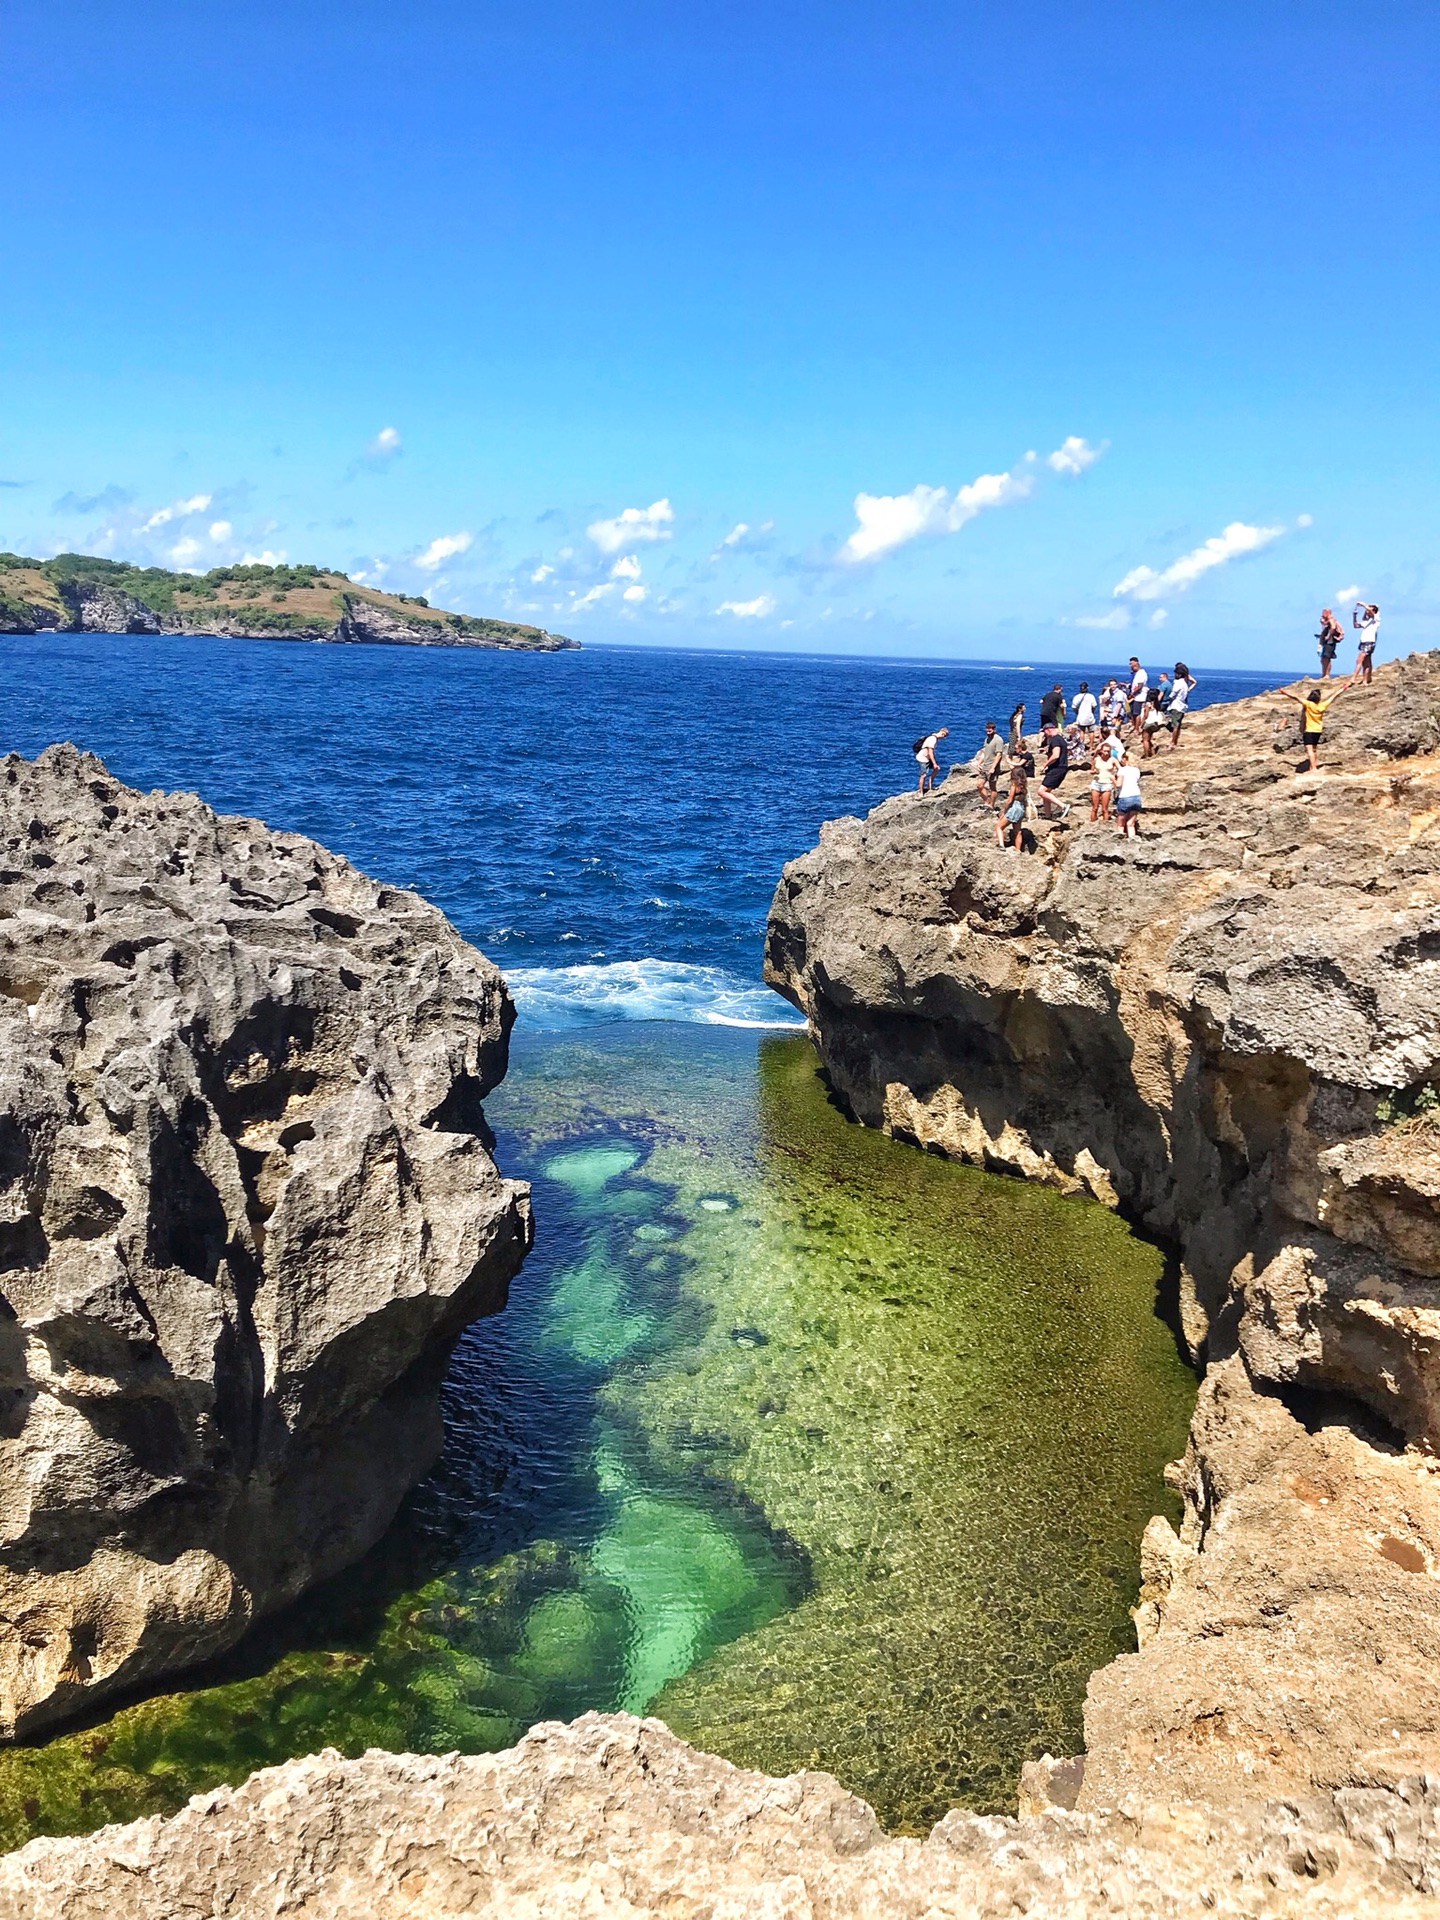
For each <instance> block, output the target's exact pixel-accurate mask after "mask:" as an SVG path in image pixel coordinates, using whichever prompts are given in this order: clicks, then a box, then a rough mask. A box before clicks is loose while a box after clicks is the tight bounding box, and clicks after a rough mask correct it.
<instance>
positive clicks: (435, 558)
mask: <svg viewBox="0 0 1440 1920" xmlns="http://www.w3.org/2000/svg"><path fill="white" fill-rule="evenodd" d="M474 538H475V536H474V534H473V533H442V534H438V535H437V536H436V537H435V539H433V540H432V541H431V542H430V544H429V546H428V547H426V549H425V551H424V552H423V553H418V554H416V556H415V565H416V566H417V567H421V568H423V569H424V571H425V572H426V573H433V572H434V571H435V569H436V568H437V567H439V566H442V565H443V564H444V563H445V561H447V560H448V559H450V558H451V556H452V555H453V554H457V553H464V552H465V550H466V548H467V547H469V546H470V544H471V542H472V541H473V540H474Z"/></svg>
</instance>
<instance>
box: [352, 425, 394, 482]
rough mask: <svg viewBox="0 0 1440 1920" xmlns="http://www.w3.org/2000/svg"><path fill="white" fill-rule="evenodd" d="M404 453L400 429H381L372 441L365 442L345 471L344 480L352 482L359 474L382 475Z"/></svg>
mask: <svg viewBox="0 0 1440 1920" xmlns="http://www.w3.org/2000/svg"><path fill="white" fill-rule="evenodd" d="M404 451H405V445H404V442H403V441H402V440H401V438H400V429H399V428H398V427H381V429H380V431H379V432H378V433H377V434H376V435H375V437H374V438H373V439H371V440H367V441H366V442H365V445H364V446H363V447H362V448H361V449H360V452H359V454H358V456H357V457H356V458H355V459H354V460H352V461H351V462H350V464H349V466H348V467H347V468H346V469H345V478H346V479H347V480H353V479H354V478H355V476H356V474H359V473H383V472H384V471H385V469H386V468H387V467H388V466H390V464H391V463H392V462H393V461H395V460H398V459H399V457H400V455H401V454H402V453H403V452H404Z"/></svg>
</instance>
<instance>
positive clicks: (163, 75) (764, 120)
mask: <svg viewBox="0 0 1440 1920" xmlns="http://www.w3.org/2000/svg"><path fill="white" fill-rule="evenodd" d="M0 51H3V59H0V164H3V170H4V178H5V180H6V188H7V190H6V195H5V200H6V215H5V230H6V236H7V247H6V254H7V264H8V267H9V271H8V272H7V274H6V294H5V307H4V314H3V319H0V352H3V360H0V383H3V384H0V400H3V408H0V481H3V482H5V484H4V486H3V487H0V546H5V547H10V548H15V549H18V550H21V551H25V552H42V553H49V552H54V551H57V550H59V549H61V548H64V547H73V548H79V549H81V550H87V551H103V552H109V553H113V554H115V555H117V556H119V557H134V558H137V559H146V560H154V561H158V562H161V563H163V564H179V565H185V566H191V567H195V568H202V567H205V566H208V565H214V564H219V563H221V562H228V561H230V560H235V559H240V558H243V557H245V556H246V555H255V556H259V555H264V554H273V555H276V556H279V555H285V556H287V557H288V558H290V559H292V560H318V561H321V562H324V563H326V564H331V565H336V566H339V567H342V568H344V569H345V570H347V571H348V572H350V573H352V574H354V575H356V576H357V577H358V576H360V575H364V576H365V577H366V578H368V579H370V580H374V581H377V582H383V584H385V585H387V586H390V587H394V588H397V589H400V590H404V591H410V592H417V591H420V592H427V593H428V594H429V595H430V597H431V598H432V599H433V600H435V601H436V602H437V603H439V604H446V605H451V606H456V607H460V608H462V609H465V610H467V611H471V612H477V613H506V614H509V615H511V616H512V617H515V618H522V619H530V620H536V621H539V622H541V623H543V624H546V625H548V626H551V627H553V628H556V629H558V630H560V631H563V632H567V633H573V634H574V635H576V636H577V637H578V638H580V639H581V640H584V641H595V642H603V641H625V642H628V643H632V644H634V643H654V644H664V645H680V644H683V645H723V646H726V647H731V648H733V647H736V646H770V647H791V648H806V649H810V648H815V649H821V650H825V651H845V650H850V649H855V650H861V651H866V652H881V651H887V650H888V651H893V652H896V653H905V654H924V653H929V652H933V653H937V654H947V655H961V656H972V657H978V658H989V659H1003V658H1014V659H1029V658H1036V659H1041V658H1043V659H1050V660H1056V659H1064V658H1077V659H1078V658H1083V659H1087V660H1094V659H1096V658H1097V657H1101V658H1103V657H1106V656H1107V655H1108V654H1109V653H1110V652H1112V651H1113V653H1114V654H1115V655H1116V657H1123V655H1124V654H1127V653H1128V652H1130V651H1131V650H1132V648H1134V649H1137V650H1138V651H1140V652H1141V653H1142V654H1144V655H1146V656H1147V657H1148V656H1150V655H1153V654H1157V653H1163V654H1170V655H1171V656H1172V657H1173V656H1174V655H1176V654H1178V655H1180V656H1182V657H1185V658H1187V659H1188V660H1189V661H1191V662H1192V663H1209V664H1216V665H1219V664H1227V665H1239V666H1245V665H1253V666H1261V665H1267V666H1285V665H1290V664H1292V663H1293V664H1295V665H1297V666H1298V665H1301V664H1304V663H1306V662H1308V661H1309V660H1310V659H1311V658H1313V653H1314V642H1313V640H1312V638H1311V636H1312V635H1313V633H1314V631H1315V627H1316V625H1317V623H1318V612H1319V608H1320V606H1321V604H1322V603H1324V602H1326V601H1333V600H1335V599H1336V598H1337V597H1339V598H1341V599H1344V598H1345V597H1346V596H1347V595H1348V594H1349V592H1350V591H1351V590H1353V589H1359V590H1362V591H1363V592H1364V593H1365V595H1366V596H1367V597H1371V598H1374V599H1377V600H1378V601H1380V602H1381V604H1382V608H1383V623H1382V634H1383V640H1382V654H1386V655H1388V654H1391V653H1395V652H1403V651H1408V650H1409V649H1410V648H1412V647H1415V646H1427V645H1433V644H1435V643H1436V633H1437V626H1440V620H1437V614H1440V572H1437V566H1436V561H1435V558H1434V553H1435V541H1434V525H1435V518H1436V505H1437V487H1436V480H1437V447H1440V404H1437V381H1436V375H1437V351H1436V348H1437V340H1440V327H1437V319H1436V316H1437V313H1440V249H1437V245H1436V241H1437V232H1436V227H1437V213H1436V209H1437V206H1440V198H1437V193H1436V188H1437V171H1440V170H1437V164H1436V161H1437V144H1440V112H1437V98H1436V94H1437V88H1436V72H1437V66H1436V54H1437V51H1440V12H1437V10H1436V8H1435V7H1434V5H1433V4H1432V0H1425V4H1418V3H1417V4H1410V3H1409V0H1393V3H1392V0H1367V4H1364V5H1358V4H1356V5H1350V4H1346V5H1336V4H1325V0H1308V4H1287V3H1286V0H1272V4H1269V5H1266V6H1263V7H1257V6H1255V5H1254V4H1253V0H1250V3H1249V4H1246V5H1244V6H1240V5H1231V4H1227V3H1226V0H1219V3H1218V4H1209V5H1206V6H1203V7H1202V6H1200V5H1197V4H1184V3H1177V0H1169V3H1168V4H1164V5H1157V4H1154V0H1149V3H1148V4H1144V5H1126V4H1088V5H1087V4H1085V3H1084V0H1065V3H1064V4H1048V3H1046V4H1034V3H1027V0H1004V3H1003V4H1000V3H997V4H984V5H972V6H963V5H955V4H951V5H946V6H941V5H930V4H913V3H911V0H888V4H886V5H884V6H881V5H879V4H876V3H875V0H872V4H869V5H865V6H859V5H851V4H846V0H831V4H828V5H825V6H816V5H808V4H794V5H786V4H784V3H783V0H769V3H768V4H766V5H763V6H761V5H751V4H748V3H747V0H739V3H737V4H730V5H727V6H724V7H718V6H713V5H705V4H692V5H689V6H676V5H669V6H658V5H654V4H650V0H632V4H631V5H630V6H628V7H627V8H626V9H624V10H623V13H622V14H620V15H611V14H606V13H604V11H603V10H596V9H594V8H593V7H581V6H577V5H572V4H568V0H565V3H557V4H538V5H531V6H529V7H527V8H523V9H517V8H515V7H513V6H508V7H503V8H502V7H499V6H492V5H489V4H484V3H481V0H472V3H471V4H468V5H458V4H452V3H451V0H407V4H406V5H405V6H404V7H400V6H396V5H394V4H393V3H391V4H383V5H380V4H374V0H343V4H329V0H285V4H280V5H277V4H269V3H268V0H246V4H244V5H243V6H241V5H238V4H235V5H226V6H221V5H215V4H209V3H208V0H183V3H177V0H149V3H147V4H144V5H141V4H137V3H136V0H104V3H103V4H93V3H91V0H43V4H41V3H40V0H10V5H9V6H8V8H7V9H6V12H5V18H4V22H3V26H0ZM742 529H743V530H742Z"/></svg>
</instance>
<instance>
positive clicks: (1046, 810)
mask: <svg viewBox="0 0 1440 1920" xmlns="http://www.w3.org/2000/svg"><path fill="white" fill-rule="evenodd" d="M1040 741H1041V746H1042V749H1043V751H1044V754H1045V771H1044V772H1043V773H1042V774H1041V776H1040V811H1041V813H1043V814H1044V816H1045V818H1046V819H1047V820H1057V819H1058V820H1063V819H1064V818H1065V816H1066V814H1067V813H1069V811H1070V809H1069V807H1067V806H1066V805H1065V804H1064V802H1063V801H1062V802H1060V803H1059V804H1058V806H1057V803H1056V795H1057V793H1058V792H1059V789H1060V783H1061V781H1062V780H1063V779H1064V778H1065V776H1066V774H1067V773H1069V771H1070V748H1069V746H1068V745H1067V744H1066V740H1065V736H1064V734H1063V733H1062V732H1061V731H1060V729H1059V727H1057V726H1055V725H1054V724H1053V723H1047V725H1045V726H1043V727H1042V728H1041V729H1040Z"/></svg>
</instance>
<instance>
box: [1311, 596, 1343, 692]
mask: <svg viewBox="0 0 1440 1920" xmlns="http://www.w3.org/2000/svg"><path fill="white" fill-rule="evenodd" d="M1344 637H1345V632H1344V629H1343V628H1342V627H1341V625H1340V622H1339V621H1338V620H1337V619H1336V618H1335V615H1334V614H1333V613H1332V612H1331V610H1330V608H1329V607H1322V608H1321V609H1320V631H1319V633H1317V634H1316V636H1315V638H1316V639H1317V640H1318V641H1319V642H1320V678H1321V679H1322V680H1328V679H1329V678H1330V669H1331V668H1332V667H1333V666H1334V664H1335V655H1336V654H1337V653H1338V652H1339V650H1340V642H1341V641H1342V640H1343V639H1344Z"/></svg>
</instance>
